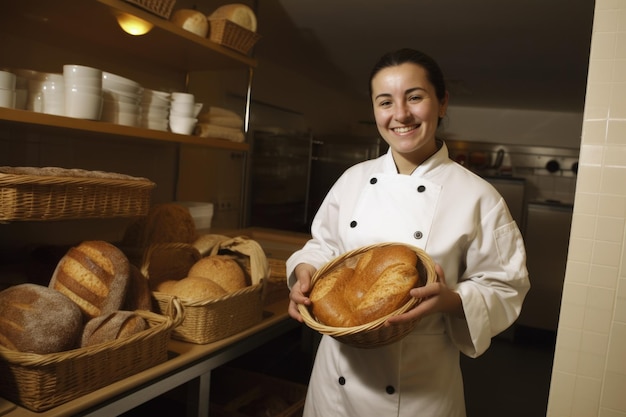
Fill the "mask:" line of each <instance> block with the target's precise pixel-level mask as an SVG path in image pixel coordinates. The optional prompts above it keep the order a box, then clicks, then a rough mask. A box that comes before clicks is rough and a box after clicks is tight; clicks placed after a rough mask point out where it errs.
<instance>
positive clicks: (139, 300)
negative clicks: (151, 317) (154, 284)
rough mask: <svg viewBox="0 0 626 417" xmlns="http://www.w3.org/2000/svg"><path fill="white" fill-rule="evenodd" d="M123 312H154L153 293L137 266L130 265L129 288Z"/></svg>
mask: <svg viewBox="0 0 626 417" xmlns="http://www.w3.org/2000/svg"><path fill="white" fill-rule="evenodd" d="M122 309H123V310H127V311H135V310H147V311H152V291H151V290H150V285H149V284H148V279H147V278H146V277H145V276H144V275H143V274H142V273H141V271H140V270H139V268H137V267H136V266H135V265H132V264H131V265H130V270H129V280H128V288H127V289H126V298H125V301H124V305H123V306H122Z"/></svg>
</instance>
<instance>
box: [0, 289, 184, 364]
mask: <svg viewBox="0 0 626 417" xmlns="http://www.w3.org/2000/svg"><path fill="white" fill-rule="evenodd" d="M170 303H171V312H172V314H171V315H163V314H157V313H155V312H152V311H147V310H135V312H136V313H137V314H138V315H140V316H141V317H143V318H144V319H146V320H148V321H149V322H151V323H155V325H154V326H150V328H148V329H146V330H143V331H141V332H139V333H135V334H133V335H131V336H128V337H125V338H123V339H118V340H112V341H109V342H104V343H99V344H96V345H93V346H87V347H79V348H75V349H72V350H67V351H63V352H54V353H45V354H39V353H31V352H20V351H16V350H12V349H8V348H5V347H4V346H0V358H2V359H4V360H6V361H7V362H10V363H13V364H19V365H22V366H44V365H50V364H54V363H59V362H64V361H68V360H73V359H77V358H83V357H90V356H94V355H96V354H99V353H101V352H104V351H107V350H111V349H116V348H119V347H121V346H125V345H129V344H132V343H135V342H137V341H140V340H144V339H146V338H148V337H150V336H151V335H153V334H156V333H159V332H162V331H168V330H171V329H173V328H174V327H176V326H178V325H179V324H180V323H181V322H182V320H183V316H184V310H183V306H182V303H181V302H180V300H178V299H172V300H171V301H170Z"/></svg>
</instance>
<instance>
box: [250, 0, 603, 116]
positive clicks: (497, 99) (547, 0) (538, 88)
mask: <svg viewBox="0 0 626 417" xmlns="http://www.w3.org/2000/svg"><path fill="white" fill-rule="evenodd" d="M593 9H594V1H593V0H506V1H502V0H474V1H467V0H384V1H382V0H379V1H364V0H316V1H305V0H258V2H257V14H258V17H259V32H260V33H262V35H263V39H262V41H261V42H259V44H258V46H257V48H256V52H255V54H256V55H257V57H258V58H259V59H260V60H262V59H271V60H272V61H274V62H276V63H278V64H279V65H281V66H284V67H286V68H289V69H291V70H295V71H298V72H299V73H301V74H303V75H304V76H306V77H309V78H310V79H312V80H315V81H316V82H319V83H322V84H323V85H326V86H331V87H333V88H335V89H338V90H341V91H342V92H344V93H345V94H346V95H349V96H351V97H355V98H364V97H366V94H367V82H368V80H367V79H368V76H369V71H370V68H371V67H372V65H373V64H374V62H375V61H376V60H377V59H378V57H379V56H380V55H382V54H383V53H384V52H387V51H389V50H392V49H396V48H400V47H406V46H408V47H413V48H416V49H421V50H423V51H424V52H427V53H428V54H430V55H432V56H433V57H434V58H435V59H436V60H437V61H438V62H439V63H440V65H441V67H442V69H443V70H444V73H445V74H446V77H447V79H448V87H449V90H450V93H451V104H452V105H458V106H480V107H495V108H502V107H504V108H513V109H537V110H554V111H575V112H582V110H583V105H584V96H585V89H586V79H587V68H588V60H589V48H590V40H591V27H592V20H593Z"/></svg>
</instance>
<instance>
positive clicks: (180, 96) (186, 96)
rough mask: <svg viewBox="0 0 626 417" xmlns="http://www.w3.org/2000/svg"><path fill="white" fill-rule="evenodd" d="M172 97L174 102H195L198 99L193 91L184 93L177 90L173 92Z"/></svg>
mask: <svg viewBox="0 0 626 417" xmlns="http://www.w3.org/2000/svg"><path fill="white" fill-rule="evenodd" d="M171 99H172V104H173V103H174V102H182V103H194V102H195V101H196V98H195V97H194V95H193V94H191V93H182V92H178V91H175V92H173V93H172V95H171Z"/></svg>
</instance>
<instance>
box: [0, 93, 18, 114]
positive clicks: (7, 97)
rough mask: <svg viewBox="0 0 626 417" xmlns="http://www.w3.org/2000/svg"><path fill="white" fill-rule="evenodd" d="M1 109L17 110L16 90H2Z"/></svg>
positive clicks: (0, 97)
mask: <svg viewBox="0 0 626 417" xmlns="http://www.w3.org/2000/svg"><path fill="white" fill-rule="evenodd" d="M0 107H6V108H9V109H14V108H15V90H5V89H0Z"/></svg>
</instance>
